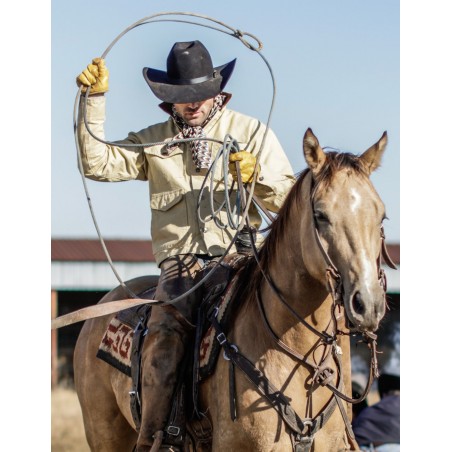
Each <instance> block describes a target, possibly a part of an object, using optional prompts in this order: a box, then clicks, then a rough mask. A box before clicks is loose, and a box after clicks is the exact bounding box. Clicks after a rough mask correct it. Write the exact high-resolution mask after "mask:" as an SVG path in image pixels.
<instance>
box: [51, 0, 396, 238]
mask: <svg viewBox="0 0 452 452" xmlns="http://www.w3.org/2000/svg"><path fill="white" fill-rule="evenodd" d="M264 4H265V7H263V5H264ZM87 11H89V12H88V13H87ZM170 11H176V12H192V13H198V14H203V15H206V16H209V17H212V18H214V19H217V20H219V21H222V22H224V23H225V24H227V25H228V26H231V27H233V28H237V29H240V30H242V31H247V32H250V33H252V34H254V35H256V36H257V37H258V38H259V39H260V40H261V41H262V42H263V44H264V47H263V50H262V54H263V55H264V56H265V58H266V59H267V61H268V62H269V64H270V66H271V69H272V71H273V74H274V77H275V80H276V102H275V108H274V111H273V115H272V119H271V122H270V125H271V127H272V128H273V130H274V131H275V133H276V134H277V136H278V138H279V140H280V142H281V144H282V145H283V147H284V149H285V151H286V153H287V155H288V157H289V160H290V162H291V164H292V167H293V169H294V171H295V172H299V171H301V170H302V169H303V168H304V167H305V162H304V159H303V156H302V148H301V142H302V137H303V135H304V132H305V131H306V129H307V128H308V127H311V128H312V129H313V131H314V133H315V134H316V135H317V137H318V138H319V141H320V143H321V145H322V146H332V147H336V148H340V149H342V150H344V151H350V152H354V153H361V152H363V151H365V150H366V149H367V148H368V147H369V146H370V145H372V144H373V143H374V142H376V141H377V140H378V139H379V138H380V136H381V134H382V133H383V131H385V130H387V131H388V136H389V144H388V147H387V151H386V153H385V156H384V159H383V165H382V167H381V168H380V169H379V170H378V172H376V173H375V174H374V175H373V176H372V179H373V181H374V183H375V186H376V188H377V191H378V192H379V193H380V196H381V197H382V199H383V201H384V202H385V204H386V209H387V216H388V217H389V221H386V224H385V230H386V235H387V239H388V241H389V242H398V241H399V239H400V234H399V226H400V220H399V211H400V187H399V180H400V177H399V172H400V152H399V151H400V126H399V117H400V106H399V96H400V90H399V76H400V71H399V61H400V53H399V45H400V42H399V19H400V17H399V4H398V2H397V1H394V0H379V1H378V2H367V1H366V2H364V1H362V0H346V1H340V2H338V1H337V0H327V1H322V2H308V1H286V2H265V3H263V2H262V1H256V0H251V1H245V2H235V1H233V2H229V3H228V6H227V7H226V6H225V4H224V3H221V2H212V1H204V0H199V1H196V2H191V3H188V2H181V1H171V0H170V1H154V2H152V3H151V2H149V1H134V2H124V1H118V0H113V1H112V0H98V1H95V2H93V1H89V2H88V1H86V0H81V1H78V2H75V3H74V2H66V1H63V0H54V1H53V2H52V49H51V50H52V54H51V55H52V88H51V89H52V104H51V106H52V128H51V134H52V155H51V162H52V171H51V180H52V187H51V192H52V212H51V213H52V215H51V217H52V224H51V233H52V236H53V237H96V236H97V235H96V231H95V228H94V224H93V221H92V219H91V216H90V212H89V208H88V204H87V201H86V197H85V193H84V190H83V184H82V180H81V176H80V174H79V172H78V170H77V167H76V148H75V144H74V136H73V128H72V112H73V106H74V100H75V96H76V92H77V87H76V85H75V82H74V80H75V77H76V76H77V75H78V73H79V72H81V71H82V70H83V69H84V68H85V67H86V65H87V64H88V63H90V61H91V59H92V58H93V57H96V56H99V55H101V54H102V53H103V52H104V51H105V49H106V48H107V47H108V46H109V44H110V43H111V42H112V41H113V40H114V38H116V36H118V35H119V34H120V33H121V32H122V31H123V30H125V29H126V28H127V27H128V26H130V25H131V24H133V23H135V22H136V21H138V20H140V19H142V18H144V17H147V16H150V15H153V14H156V13H160V12H170ZM172 17H173V16H171V17H170V16H165V18H167V19H171V18H172ZM175 18H176V19H186V20H191V21H197V22H202V23H204V24H208V25H213V26H216V24H214V23H212V22H209V21H200V20H199V19H196V18H193V17H182V16H177V17H175ZM94 19H95V20H94ZM223 29H224V28H223ZM193 39H199V40H201V41H202V42H203V43H204V44H205V45H206V47H207V48H208V49H209V51H210V53H211V55H212V58H213V60H214V64H215V65H220V64H223V63H226V62H227V61H230V60H232V59H233V58H237V65H236V69H235V72H234V74H233V76H232V77H231V80H230V82H229V84H228V86H227V91H230V92H231V93H232V94H233V98H232V100H231V102H230V104H229V106H230V108H232V109H235V110H238V111H241V112H243V113H246V114H248V115H251V116H255V117H258V118H259V119H261V120H262V121H264V122H266V121H267V119H268V114H269V109H270V105H271V96H272V84H271V77H270V73H269V71H268V69H267V66H266V65H265V64H264V62H263V60H262V59H261V58H259V56H258V55H257V54H256V53H255V52H252V51H250V50H248V49H247V48H246V47H245V46H243V45H242V44H241V43H240V41H239V40H237V39H235V38H232V37H230V36H228V35H226V34H224V33H220V32H218V31H214V30H211V29H206V28H204V27H200V26H196V25H189V24H185V23H169V22H165V23H158V24H148V25H143V26H141V27H138V28H136V29H134V30H132V31H130V32H129V33H127V34H126V35H125V36H124V37H123V38H121V39H120V40H119V41H118V42H117V44H116V45H115V46H114V47H113V48H112V50H111V51H110V52H109V54H108V55H107V57H106V62H107V66H108V68H109V71H110V91H109V93H108V94H107V123H106V134H107V138H108V139H109V140H116V139H121V138H123V137H125V136H127V134H128V132H129V131H132V130H140V129H141V128H143V127H146V126H148V125H150V124H153V123H155V122H160V121H163V120H165V119H166V117H165V115H164V114H163V113H162V112H161V111H160V109H159V108H158V107H157V104H158V100H157V99H156V98H155V97H154V96H153V94H152V93H151V91H150V90H149V88H148V87H147V85H146V83H145V82H144V80H143V77H142V75H141V70H142V68H143V67H144V66H150V67H154V68H159V69H165V64H166V56H167V54H168V51H169V49H170V48H171V46H172V44H173V43H174V42H176V41H184V40H193ZM87 184H88V189H89V192H90V196H91V200H92V203H93V207H94V211H95V215H96V219H97V221H98V223H99V227H100V230H101V233H102V235H103V236H104V237H105V238H149V226H150V209H149V201H148V187H147V184H146V183H143V182H135V181H132V182H126V183H116V184H108V183H107V184H105V183H96V182H92V181H87Z"/></svg>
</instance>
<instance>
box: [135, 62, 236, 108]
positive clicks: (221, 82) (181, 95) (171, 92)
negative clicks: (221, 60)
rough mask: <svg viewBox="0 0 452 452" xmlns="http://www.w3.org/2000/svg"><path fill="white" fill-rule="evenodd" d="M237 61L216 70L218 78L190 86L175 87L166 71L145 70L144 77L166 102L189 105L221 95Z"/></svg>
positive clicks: (156, 93) (153, 90)
mask: <svg viewBox="0 0 452 452" xmlns="http://www.w3.org/2000/svg"><path fill="white" fill-rule="evenodd" d="M235 62H236V60H235V59H234V60H232V61H230V62H229V63H226V64H224V65H222V66H218V67H216V68H214V70H215V71H216V73H217V74H218V75H217V76H216V77H214V78H211V79H209V80H206V81H204V82H200V83H195V84H190V85H175V84H173V83H171V81H170V80H169V79H168V75H167V73H166V72H165V71H159V70H158V69H152V68H147V67H145V68H143V76H144V79H145V80H146V82H147V84H148V85H149V87H150V88H151V90H152V92H153V93H154V94H155V95H156V96H157V97H158V98H159V99H160V100H163V101H164V102H169V103H171V104H188V103H191V102H199V101H201V100H205V99H210V98H212V97H215V96H216V95H217V94H219V93H220V92H221V91H222V90H223V89H224V87H225V86H226V83H227V82H228V80H229V77H230V76H231V74H232V72H233V70H234V66H235Z"/></svg>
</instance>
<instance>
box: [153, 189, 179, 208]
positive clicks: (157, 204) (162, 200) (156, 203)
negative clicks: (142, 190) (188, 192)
mask: <svg viewBox="0 0 452 452" xmlns="http://www.w3.org/2000/svg"><path fill="white" fill-rule="evenodd" d="M183 197H184V190H183V189H182V188H180V189H178V190H172V191H167V192H164V193H158V194H155V195H151V209H153V210H160V211H162V212H166V211H167V210H169V209H171V207H173V206H175V205H176V204H177V203H178V202H180V201H181V199H182V198H183Z"/></svg>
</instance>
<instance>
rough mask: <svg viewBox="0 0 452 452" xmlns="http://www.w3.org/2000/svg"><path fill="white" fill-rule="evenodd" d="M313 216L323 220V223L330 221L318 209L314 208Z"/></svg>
mask: <svg viewBox="0 0 452 452" xmlns="http://www.w3.org/2000/svg"><path fill="white" fill-rule="evenodd" d="M314 217H315V219H316V220H317V221H320V222H324V223H329V222H330V220H329V219H328V217H327V216H326V214H325V213H323V212H321V211H320V210H315V211H314Z"/></svg>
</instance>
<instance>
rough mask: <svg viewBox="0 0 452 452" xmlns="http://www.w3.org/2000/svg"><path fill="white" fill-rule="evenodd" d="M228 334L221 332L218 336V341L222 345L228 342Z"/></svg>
mask: <svg viewBox="0 0 452 452" xmlns="http://www.w3.org/2000/svg"><path fill="white" fill-rule="evenodd" d="M226 340H227V339H226V335H225V334H224V333H220V334H219V335H218V336H217V341H218V342H219V343H220V345H223V344H224V343H225V342H226Z"/></svg>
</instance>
